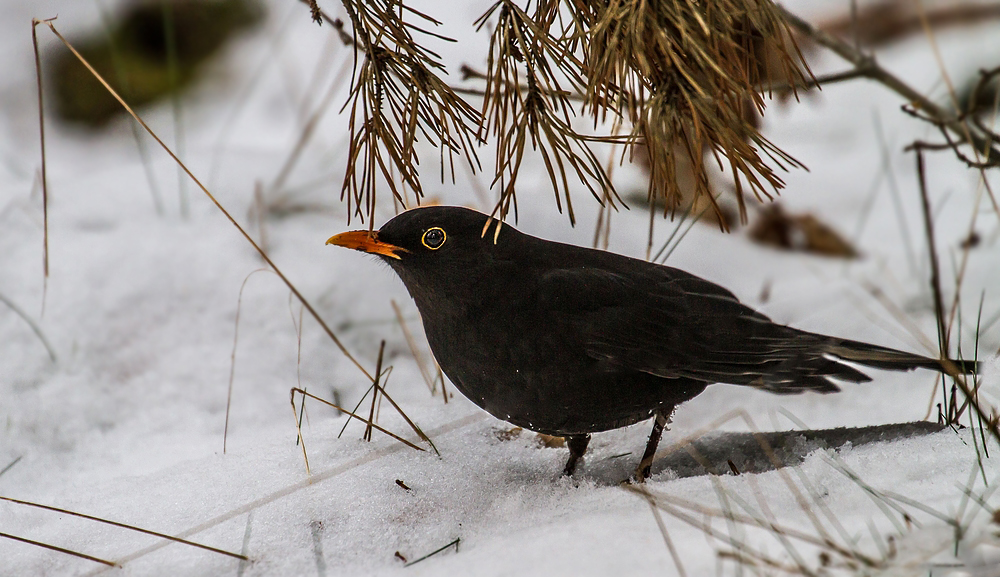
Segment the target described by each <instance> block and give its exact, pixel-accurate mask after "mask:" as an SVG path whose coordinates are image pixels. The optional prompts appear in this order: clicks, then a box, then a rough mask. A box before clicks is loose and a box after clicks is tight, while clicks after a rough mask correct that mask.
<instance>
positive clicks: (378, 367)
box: [303, 340, 385, 442]
mask: <svg viewBox="0 0 1000 577" xmlns="http://www.w3.org/2000/svg"><path fill="white" fill-rule="evenodd" d="M384 354H385V340H383V341H382V344H380V345H379V347H378V360H377V361H375V382H374V383H372V386H373V387H374V391H373V392H372V406H371V410H370V411H369V412H368V425H367V426H366V427H365V434H364V436H363V437H364V440H366V441H368V442H371V440H372V423H374V422H375V404H376V403H377V402H378V394H379V392H380V391H381V390H382V387H381V386H379V381H381V380H382V356H383V355H384ZM303 406H305V404H303Z"/></svg>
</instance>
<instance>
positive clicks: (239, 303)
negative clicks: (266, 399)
mask: <svg viewBox="0 0 1000 577" xmlns="http://www.w3.org/2000/svg"><path fill="white" fill-rule="evenodd" d="M259 272H271V271H270V270H268V269H265V268H259V269H257V270H255V271H252V272H251V273H250V274H248V275H247V276H246V278H244V279H243V283H242V284H240V295H239V297H238V298H237V299H236V320H235V321H234V322H233V352H232V353H231V354H230V355H229V387H228V389H227V391H226V424H225V426H224V427H223V428H222V454H223V455H225V454H226V441H227V440H228V439H229V409H230V407H231V406H232V402H233V379H234V378H235V376H236V345H237V344H238V343H239V336H240V311H242V310H243V289H245V288H246V286H247V281H248V280H250V277H252V276H253V275H255V274H257V273H259Z"/></svg>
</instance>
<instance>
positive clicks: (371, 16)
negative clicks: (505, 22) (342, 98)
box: [341, 0, 480, 226]
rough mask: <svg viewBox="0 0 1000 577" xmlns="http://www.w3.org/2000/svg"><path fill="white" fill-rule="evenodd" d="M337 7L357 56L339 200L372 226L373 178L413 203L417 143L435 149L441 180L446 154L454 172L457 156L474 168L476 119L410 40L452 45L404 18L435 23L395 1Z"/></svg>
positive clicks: (429, 55) (431, 58) (433, 60)
mask: <svg viewBox="0 0 1000 577" xmlns="http://www.w3.org/2000/svg"><path fill="white" fill-rule="evenodd" d="M343 4H344V8H345V9H346V11H347V14H348V18H349V19H350V22H351V34H352V36H351V37H350V38H351V44H353V45H354V47H355V49H356V50H357V51H359V52H360V53H361V55H362V58H361V61H360V64H358V63H356V64H355V78H354V79H353V81H352V86H351V92H350V96H349V97H348V103H347V104H345V108H346V107H347V105H350V118H351V120H350V130H351V142H350V148H349V152H348V164H347V173H346V174H345V176H344V184H343V187H342V189H341V199H342V200H343V199H346V200H347V206H348V218H350V217H351V216H358V217H360V218H362V219H364V218H365V217H368V222H369V226H371V225H372V222H373V220H374V213H375V200H376V194H375V192H376V185H377V177H378V176H379V175H381V176H382V178H383V179H384V180H385V181H386V183H387V184H388V186H389V189H390V191H391V192H392V194H393V196H394V197H395V198H396V200H397V201H399V202H402V203H404V205H405V201H404V195H403V193H402V190H401V188H400V186H407V187H409V188H410V189H412V190H413V191H414V194H415V195H416V198H417V203H418V204H419V202H420V198H421V197H422V196H423V188H422V187H421V185H420V178H419V176H418V174H417V164H419V158H418V156H417V150H416V143H417V141H418V140H419V139H420V138H423V139H424V140H425V141H426V142H428V143H430V144H431V145H433V146H436V147H438V148H439V150H440V151H441V166H442V168H441V170H442V178H443V177H444V164H445V154H446V151H447V156H448V161H449V162H450V163H451V165H452V167H454V154H455V153H456V152H458V153H461V154H462V155H464V156H465V158H466V160H467V161H468V162H469V164H470V166H471V167H472V168H473V169H474V170H475V169H476V168H478V166H479V161H478V159H477V157H476V153H475V141H476V140H477V137H476V129H477V128H478V126H479V124H480V122H479V120H480V117H479V113H478V112H477V111H476V110H475V109H474V108H472V106H470V105H469V104H468V103H467V102H465V100H463V99H462V98H461V97H459V96H458V95H457V94H456V93H455V91H454V90H452V88H451V87H449V86H448V85H447V84H446V83H445V82H443V81H442V80H441V78H440V77H439V76H438V73H444V66H443V65H442V64H441V62H440V57H439V56H438V55H437V54H435V53H434V52H432V51H430V50H428V49H426V48H424V47H423V46H421V44H420V43H418V42H417V41H415V39H414V37H413V34H414V33H419V34H424V35H429V36H432V37H435V38H438V39H441V40H446V41H452V40H451V39H448V38H444V37H442V36H440V35H437V34H434V33H432V32H430V31H428V30H426V29H424V28H421V27H420V26H418V25H417V24H414V23H412V22H407V21H406V19H405V18H404V14H408V15H411V16H412V17H413V18H415V19H416V20H417V21H418V22H421V23H427V24H430V25H437V24H439V22H438V21H436V20H434V19H433V18H431V17H430V16H427V15H426V14H423V13H421V12H418V11H416V10H414V9H412V8H409V7H406V6H404V5H403V4H402V2H399V1H396V0H379V1H376V2H362V1H357V0H345V1H344V3H343ZM345 35H346V34H345ZM393 171H397V172H398V173H399V180H401V182H399V183H397V178H395V177H394V174H393ZM452 180H454V171H452ZM352 207H353V208H352Z"/></svg>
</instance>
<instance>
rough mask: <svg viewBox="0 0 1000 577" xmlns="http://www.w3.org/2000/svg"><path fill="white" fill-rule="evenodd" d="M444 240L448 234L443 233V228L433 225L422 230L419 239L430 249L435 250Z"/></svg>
mask: <svg viewBox="0 0 1000 577" xmlns="http://www.w3.org/2000/svg"><path fill="white" fill-rule="evenodd" d="M446 240H448V235H447V234H445V232H444V229H443V228H441V227H440V226H435V227H434V228H429V229H427V230H426V231H425V232H424V236H423V237H422V238H421V239H420V242H421V243H422V244H423V245H424V246H426V247H427V248H429V249H431V250H437V249H439V248H441V246H442V245H443V244H444V241H446Z"/></svg>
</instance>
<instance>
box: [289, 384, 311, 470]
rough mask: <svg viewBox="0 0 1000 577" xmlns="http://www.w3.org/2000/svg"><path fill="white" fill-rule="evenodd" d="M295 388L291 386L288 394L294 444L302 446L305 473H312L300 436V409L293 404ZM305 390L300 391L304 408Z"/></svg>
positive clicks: (303, 440) (303, 441)
mask: <svg viewBox="0 0 1000 577" xmlns="http://www.w3.org/2000/svg"><path fill="white" fill-rule="evenodd" d="M296 390H297V388H293V389H292V391H291V394H290V395H289V397H290V399H289V400H290V401H291V403H292V417H293V418H294V419H295V434H296V435H297V437H296V439H295V444H296V445H299V446H300V447H302V460H303V461H305V463H306V475H312V470H310V468H309V453H308V452H307V451H306V440H305V439H304V438H303V437H302V416H301V415H300V411H299V410H298V408H297V407H296V406H295V391H296ZM305 394H306V393H305V391H304V390H303V391H302V395H303V396H302V408H303V409H305V406H306V399H305Z"/></svg>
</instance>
